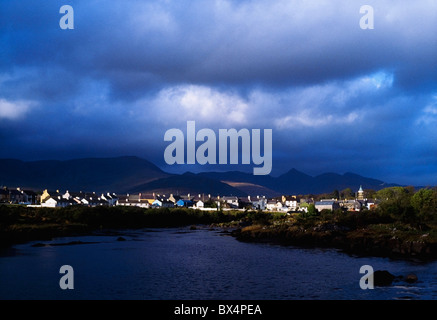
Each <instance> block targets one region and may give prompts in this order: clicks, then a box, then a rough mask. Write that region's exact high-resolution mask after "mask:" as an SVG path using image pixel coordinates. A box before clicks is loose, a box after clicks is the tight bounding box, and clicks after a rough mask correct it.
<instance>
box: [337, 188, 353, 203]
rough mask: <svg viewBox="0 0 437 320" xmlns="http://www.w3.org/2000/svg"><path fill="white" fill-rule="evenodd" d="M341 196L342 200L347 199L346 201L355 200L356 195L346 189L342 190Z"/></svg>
mask: <svg viewBox="0 0 437 320" xmlns="http://www.w3.org/2000/svg"><path fill="white" fill-rule="evenodd" d="M340 195H341V198H342V199H345V200H347V199H353V198H355V193H354V192H353V191H352V189H351V188H346V189H344V190H342V191H341V193H340Z"/></svg>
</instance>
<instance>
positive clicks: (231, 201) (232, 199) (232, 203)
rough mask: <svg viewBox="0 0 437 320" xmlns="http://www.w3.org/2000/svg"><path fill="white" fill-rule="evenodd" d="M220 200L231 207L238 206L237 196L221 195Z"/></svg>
mask: <svg viewBox="0 0 437 320" xmlns="http://www.w3.org/2000/svg"><path fill="white" fill-rule="evenodd" d="M222 200H223V201H224V202H226V203H227V204H229V206H230V207H231V208H238V205H239V204H238V197H226V196H225V197H223V198H222Z"/></svg>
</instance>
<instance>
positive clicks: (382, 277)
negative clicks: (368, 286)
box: [373, 270, 396, 287]
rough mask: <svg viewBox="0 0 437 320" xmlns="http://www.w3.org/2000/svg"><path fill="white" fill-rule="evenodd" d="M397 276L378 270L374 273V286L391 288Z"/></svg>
mask: <svg viewBox="0 0 437 320" xmlns="http://www.w3.org/2000/svg"><path fill="white" fill-rule="evenodd" d="M395 278H396V276H394V275H392V274H391V273H390V272H388V271H387V270H376V271H375V272H374V273H373V284H374V285H375V286H377V287H383V286H389V285H391V284H392V283H393V280H394V279H395Z"/></svg>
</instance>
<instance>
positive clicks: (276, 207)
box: [266, 200, 287, 211]
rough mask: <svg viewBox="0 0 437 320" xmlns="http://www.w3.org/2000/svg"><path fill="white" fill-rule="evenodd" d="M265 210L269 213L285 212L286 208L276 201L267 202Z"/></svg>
mask: <svg viewBox="0 0 437 320" xmlns="http://www.w3.org/2000/svg"><path fill="white" fill-rule="evenodd" d="M266 208H267V210H270V211H287V207H284V206H283V205H282V202H281V201H277V200H269V201H267V205H266Z"/></svg>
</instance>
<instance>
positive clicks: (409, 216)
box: [376, 187, 416, 223]
mask: <svg viewBox="0 0 437 320" xmlns="http://www.w3.org/2000/svg"><path fill="white" fill-rule="evenodd" d="M412 195H413V191H412V189H411V188H404V187H390V188H385V189H382V190H379V191H378V192H377V193H376V197H377V198H378V199H380V200H381V201H382V202H381V204H380V210H381V211H382V213H383V214H388V215H390V216H391V217H392V218H393V219H399V220H402V221H404V222H410V223H411V222H414V221H415V218H416V216H415V211H414V208H413V207H412V206H411V201H410V199H411V197H412Z"/></svg>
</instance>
